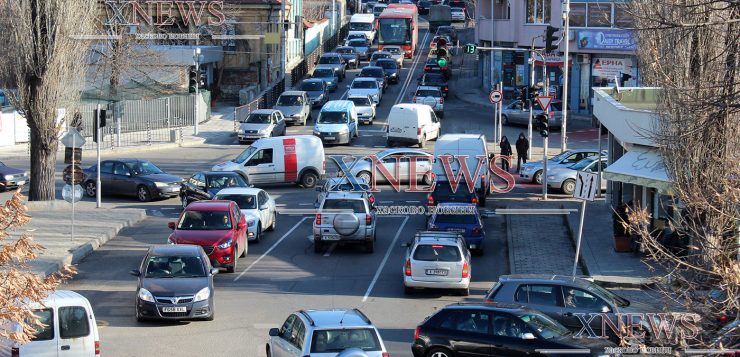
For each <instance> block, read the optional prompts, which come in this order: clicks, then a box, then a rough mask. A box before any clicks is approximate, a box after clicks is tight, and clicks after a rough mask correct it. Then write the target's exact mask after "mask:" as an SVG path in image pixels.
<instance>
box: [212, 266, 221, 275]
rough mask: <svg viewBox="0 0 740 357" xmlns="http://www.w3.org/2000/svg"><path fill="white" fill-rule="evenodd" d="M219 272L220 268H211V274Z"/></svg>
mask: <svg viewBox="0 0 740 357" xmlns="http://www.w3.org/2000/svg"><path fill="white" fill-rule="evenodd" d="M218 272H219V270H218V268H211V275H216V274H218Z"/></svg>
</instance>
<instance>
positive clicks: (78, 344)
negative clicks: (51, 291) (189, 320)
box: [57, 306, 95, 357]
mask: <svg viewBox="0 0 740 357" xmlns="http://www.w3.org/2000/svg"><path fill="white" fill-rule="evenodd" d="M57 315H58V319H57V321H58V323H59V354H58V356H59V357H72V356H89V355H91V354H94V353H95V346H94V338H91V335H92V326H91V324H92V319H91V317H90V315H89V314H88V312H87V309H85V307H84V306H60V307H59V308H57Z"/></svg>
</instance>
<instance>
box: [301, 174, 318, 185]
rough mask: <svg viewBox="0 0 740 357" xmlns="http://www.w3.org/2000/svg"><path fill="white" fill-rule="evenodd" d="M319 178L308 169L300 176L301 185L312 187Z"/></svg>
mask: <svg viewBox="0 0 740 357" xmlns="http://www.w3.org/2000/svg"><path fill="white" fill-rule="evenodd" d="M318 180H319V176H318V175H316V173H315V172H313V171H308V172H306V173H304V174H303V176H301V186H303V187H305V188H314V187H316V183H317V182H318Z"/></svg>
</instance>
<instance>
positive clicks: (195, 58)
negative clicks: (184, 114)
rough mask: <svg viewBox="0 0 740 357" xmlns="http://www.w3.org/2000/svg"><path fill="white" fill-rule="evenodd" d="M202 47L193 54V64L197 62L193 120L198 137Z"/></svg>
mask: <svg viewBox="0 0 740 357" xmlns="http://www.w3.org/2000/svg"><path fill="white" fill-rule="evenodd" d="M200 56H201V55H200V47H196V48H195V53H194V54H193V62H195V73H196V77H195V115H194V116H193V118H194V119H195V120H194V121H195V127H194V130H193V135H198V102H199V100H200V95H199V94H200Z"/></svg>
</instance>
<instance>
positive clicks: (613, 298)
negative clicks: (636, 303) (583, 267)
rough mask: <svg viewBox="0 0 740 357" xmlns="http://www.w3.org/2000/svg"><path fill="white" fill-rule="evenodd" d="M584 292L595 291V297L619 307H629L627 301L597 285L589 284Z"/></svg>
mask: <svg viewBox="0 0 740 357" xmlns="http://www.w3.org/2000/svg"><path fill="white" fill-rule="evenodd" d="M586 290H589V291H595V292H596V294H597V295H600V296H601V297H603V298H605V299H607V300H610V301H612V302H613V303H615V304H617V305H619V306H620V307H626V306H630V302H629V300H627V299H625V298H623V297H621V296H619V295H617V294H615V293H613V292H611V291H609V290H607V289H604V288H603V287H601V285H599V284H590V285H589V286H588V288H587V289H586Z"/></svg>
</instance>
